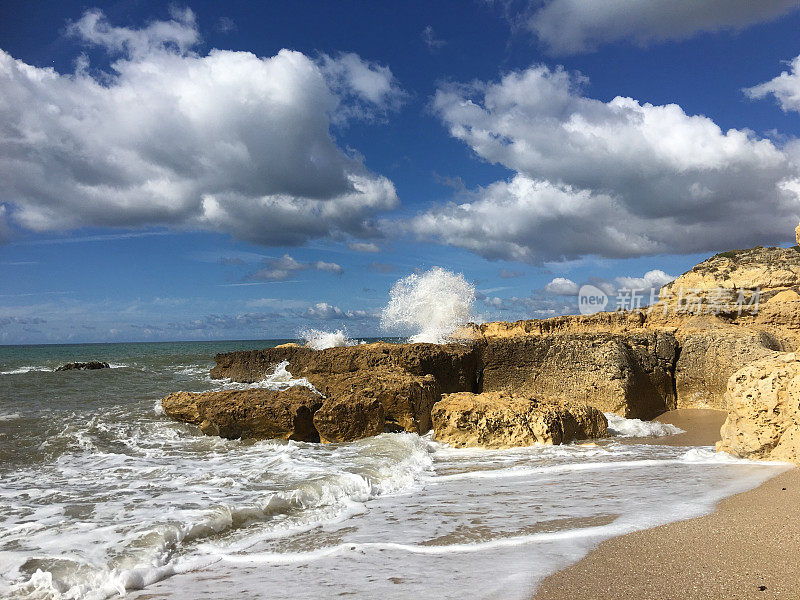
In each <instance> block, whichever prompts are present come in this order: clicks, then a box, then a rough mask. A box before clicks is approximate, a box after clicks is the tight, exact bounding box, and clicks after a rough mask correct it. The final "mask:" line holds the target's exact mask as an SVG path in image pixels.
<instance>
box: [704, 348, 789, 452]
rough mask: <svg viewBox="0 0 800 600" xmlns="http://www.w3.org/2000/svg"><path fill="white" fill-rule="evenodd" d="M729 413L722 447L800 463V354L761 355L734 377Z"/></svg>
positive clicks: (730, 392) (725, 450)
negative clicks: (762, 356)
mask: <svg viewBox="0 0 800 600" xmlns="http://www.w3.org/2000/svg"><path fill="white" fill-rule="evenodd" d="M726 398H727V406H728V418H727V420H726V421H725V423H724V424H723V426H722V431H721V433H722V440H721V441H720V442H717V451H721V452H728V453H730V454H733V455H735V456H739V457H742V458H755V459H768V460H785V461H791V462H795V463H800V356H798V354H795V353H794V352H790V353H787V354H782V355H780V356H776V357H772V358H765V359H761V360H758V361H755V362H753V363H751V364H749V365H747V366H746V367H744V368H742V369H740V370H739V371H737V372H736V373H735V374H734V375H733V376H731V378H730V380H729V381H728V392H727V397H726Z"/></svg>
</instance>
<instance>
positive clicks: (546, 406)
mask: <svg viewBox="0 0 800 600" xmlns="http://www.w3.org/2000/svg"><path fill="white" fill-rule="evenodd" d="M432 418H433V429H434V435H435V437H436V439H437V440H438V441H440V442H446V443H448V444H450V445H452V446H456V447H465V446H469V447H472V446H479V447H483V448H511V447H514V446H531V445H534V444H563V443H566V442H569V441H572V440H581V439H586V438H596V437H603V436H605V435H606V434H607V426H608V422H607V421H606V418H605V416H604V415H603V414H602V413H601V412H600V411H599V410H597V409H596V408H593V407H590V406H587V405H578V406H572V405H570V406H567V405H565V404H564V403H561V402H557V401H551V400H535V399H533V398H530V397H528V396H523V395H512V394H506V393H504V392H489V393H483V394H472V393H468V392H467V393H458V394H449V395H446V396H444V397H443V398H442V400H441V401H439V402H437V403H436V405H434V407H433V412H432Z"/></svg>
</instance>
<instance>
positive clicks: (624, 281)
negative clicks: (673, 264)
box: [614, 269, 675, 291]
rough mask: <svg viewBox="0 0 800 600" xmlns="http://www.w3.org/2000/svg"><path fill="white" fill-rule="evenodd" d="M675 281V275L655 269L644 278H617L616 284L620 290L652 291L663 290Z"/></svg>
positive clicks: (615, 279)
mask: <svg viewBox="0 0 800 600" xmlns="http://www.w3.org/2000/svg"><path fill="white" fill-rule="evenodd" d="M673 279H675V276H674V275H668V274H667V273H665V272H664V271H662V270H660V269H654V270H652V271H648V272H647V273H645V274H644V275H643V276H642V277H615V278H614V282H615V283H616V284H617V287H618V288H619V289H627V290H635V291H650V290H653V289H655V290H659V289H661V286H663V285H666V284H667V283H669V282H670V281H672V280H673Z"/></svg>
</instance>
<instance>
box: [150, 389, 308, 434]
mask: <svg viewBox="0 0 800 600" xmlns="http://www.w3.org/2000/svg"><path fill="white" fill-rule="evenodd" d="M321 405H322V398H321V397H320V396H319V395H318V394H315V393H314V392H313V391H312V390H310V389H308V388H306V387H299V386H298V387H291V388H289V389H287V390H284V391H274V390H266V389H250V390H235V391H224V392H205V393H190V392H176V393H174V394H170V395H169V396H166V397H165V398H164V399H163V400H162V401H161V406H162V407H163V408H164V412H165V413H166V414H167V415H168V416H169V417H171V418H173V419H175V420H177V421H182V422H185V423H192V424H194V425H197V426H199V427H200V429H201V430H202V431H203V433H206V434H208V435H219V436H222V437H224V438H231V439H236V438H251V439H284V440H296V441H303V442H318V441H319V434H318V433H317V431H316V429H315V428H314V424H313V417H314V413H315V412H317V411H318V409H319V408H320V406H321Z"/></svg>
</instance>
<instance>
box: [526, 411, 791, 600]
mask: <svg viewBox="0 0 800 600" xmlns="http://www.w3.org/2000/svg"><path fill="white" fill-rule="evenodd" d="M720 413H721V411H711V410H680V411H672V412H671V413H667V414H666V415H662V417H660V418H659V420H661V421H664V422H669V423H673V424H675V425H677V426H678V427H680V428H681V429H685V430H686V433H685V434H681V435H677V436H673V437H672V438H669V443H672V444H680V445H683V444H686V445H710V444H713V443H714V442H715V441H716V440H717V439H719V425H721V423H722V420H721V419H724V413H722V414H720ZM664 442H665V439H663V438H662V439H661V440H660V441H659V443H662V444H663V443H664ZM761 598H763V599H770V598H791V599H793V600H798V599H800V470H798V469H792V470H790V471H787V472H786V473H783V474H781V475H779V476H777V477H775V478H773V479H771V480H769V481H767V482H766V483H765V484H763V485H762V486H760V487H758V488H756V489H754V490H751V491H749V492H745V493H743V494H738V495H736V496H732V497H730V498H727V499H726V500H723V501H722V502H721V503H720V504H719V506H718V508H717V510H716V512H714V513H712V514H710V515H708V516H705V517H701V518H699V519H691V520H688V521H680V522H677V523H670V524H668V525H662V526H661V527H656V528H653V529H648V530H645V531H638V532H635V533H631V534H628V535H624V536H621V537H618V538H614V539H611V540H607V541H605V542H603V543H602V544H600V545H599V546H598V547H597V549H595V550H594V551H593V552H591V553H590V554H589V555H588V556H587V557H586V558H584V559H583V560H581V561H580V562H578V563H576V564H574V565H573V566H571V567H568V568H566V569H564V570H563V571H559V572H558V573H555V574H553V575H551V576H550V577H548V578H547V579H545V580H544V581H543V582H542V584H541V586H540V587H539V589H538V592H537V594H536V599H537V600H577V599H580V600H601V599H602V600H610V599H614V600H616V599H623V600H651V599H652V600H656V599H657V600H694V599H697V600H701V599H702V600H722V599H726V600H727V599H742V600H744V599H747V600H751V599H761Z"/></svg>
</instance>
